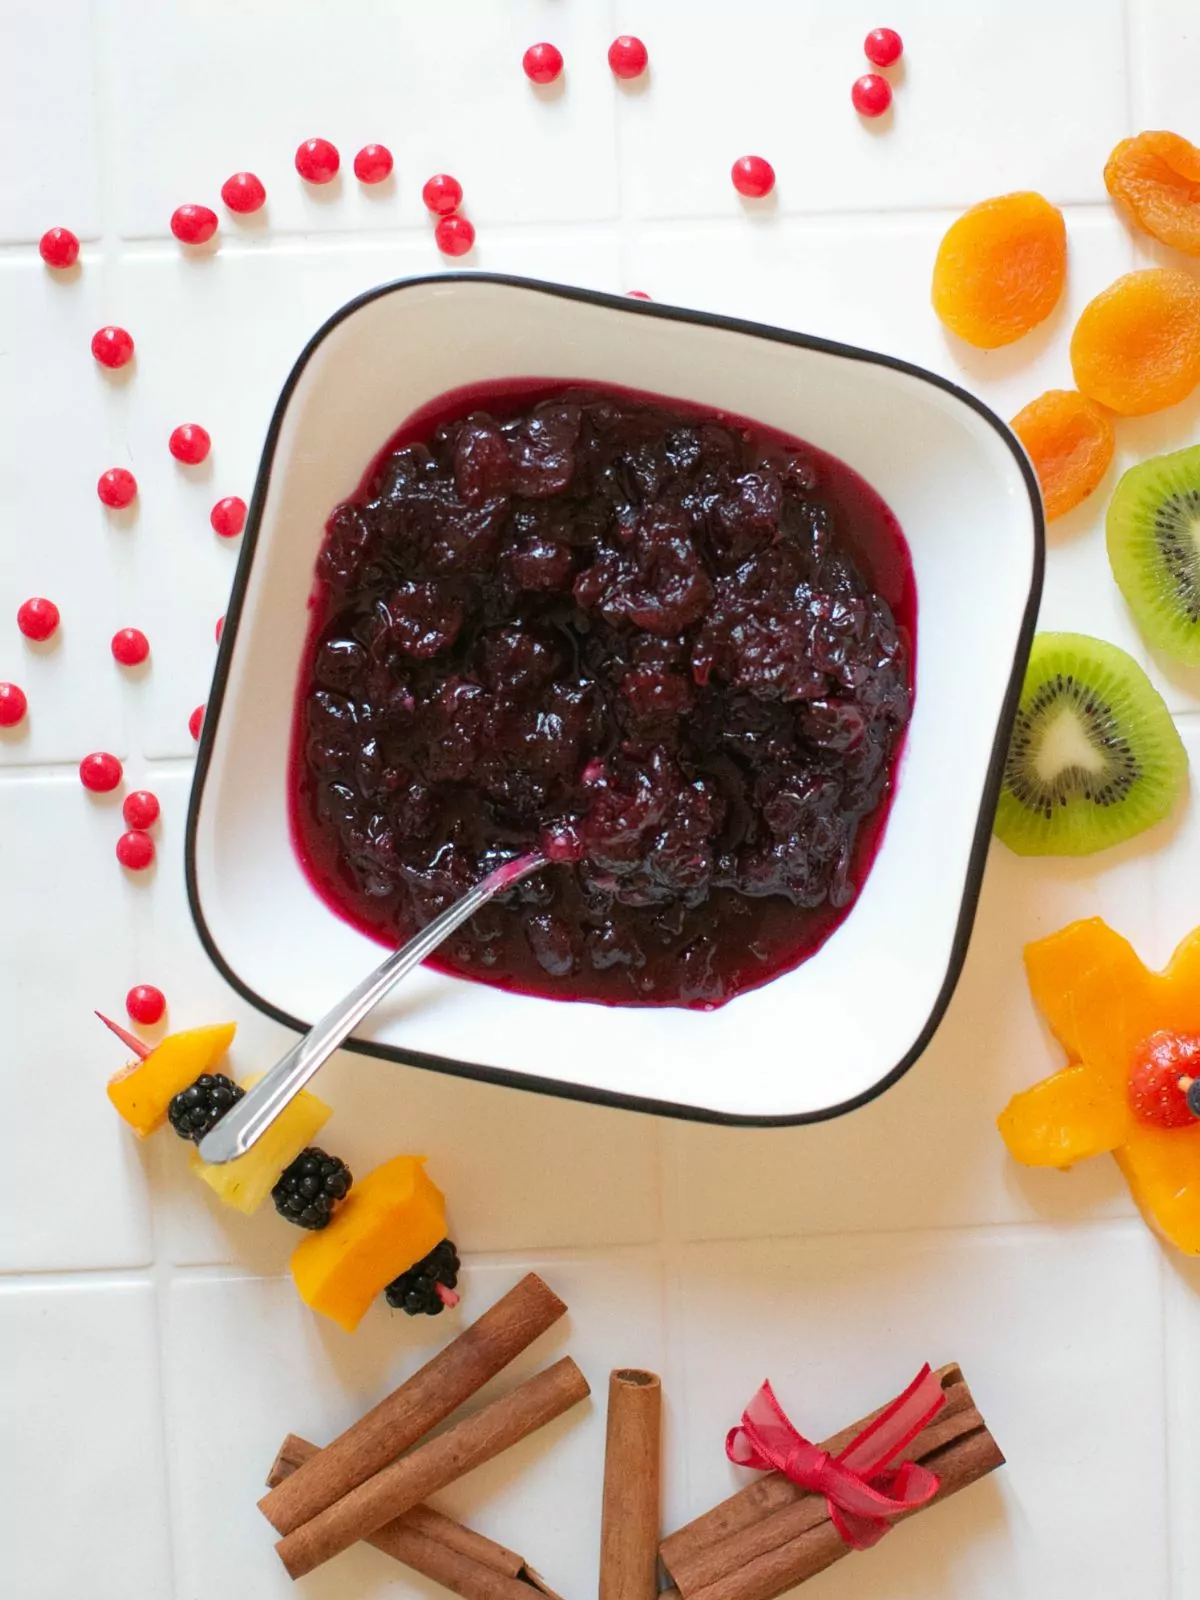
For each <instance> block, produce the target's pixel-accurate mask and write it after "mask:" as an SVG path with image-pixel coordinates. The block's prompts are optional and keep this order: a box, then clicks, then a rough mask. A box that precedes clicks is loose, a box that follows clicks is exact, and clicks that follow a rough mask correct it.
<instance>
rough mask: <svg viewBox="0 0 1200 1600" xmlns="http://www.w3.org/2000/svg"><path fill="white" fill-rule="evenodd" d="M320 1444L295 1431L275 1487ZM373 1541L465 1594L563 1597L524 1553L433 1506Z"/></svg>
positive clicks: (472, 1598)
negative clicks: (559, 1595) (519, 1552)
mask: <svg viewBox="0 0 1200 1600" xmlns="http://www.w3.org/2000/svg"><path fill="white" fill-rule="evenodd" d="M317 1450H318V1446H317V1445H315V1444H310V1443H309V1442H308V1440H307V1439H300V1438H298V1437H297V1436H296V1435H295V1434H294V1433H289V1434H288V1436H287V1438H286V1439H285V1440H284V1441H283V1444H282V1445H281V1446H280V1450H279V1454H278V1455H277V1456H276V1457H275V1461H274V1463H273V1465H272V1467H271V1470H270V1472H269V1473H268V1475H267V1484H268V1486H269V1487H271V1488H274V1487H275V1485H276V1484H278V1483H282V1482H283V1481H284V1479H285V1478H287V1477H290V1476H291V1474H292V1473H294V1472H295V1471H296V1470H297V1469H298V1468H299V1467H301V1466H303V1464H304V1463H305V1462H306V1461H310V1460H311V1459H312V1457H313V1456H315V1455H316V1454H317ZM368 1542H369V1543H370V1544H373V1545H374V1546H375V1548H376V1549H377V1550H382V1551H383V1553H384V1555H388V1556H391V1557H392V1559H393V1560H394V1561H400V1562H402V1563H403V1564H404V1565H405V1566H406V1567H411V1568H412V1570H413V1571H414V1572H419V1573H421V1574H422V1575H423V1576H424V1577H426V1578H432V1579H433V1580H434V1581H435V1582H436V1583H440V1584H441V1585H442V1586H443V1587H444V1588H446V1589H449V1590H450V1591H451V1592H452V1593H454V1594H457V1595H461V1596H462V1600H536V1597H537V1595H539V1594H540V1595H543V1596H545V1597H546V1600H559V1597H558V1596H557V1595H556V1594H555V1593H554V1591H553V1590H552V1589H550V1588H548V1587H547V1585H546V1583H545V1582H544V1581H543V1579H542V1578H541V1577H539V1575H538V1574H537V1573H536V1572H534V1571H533V1569H532V1568H531V1567H529V1566H528V1565H527V1564H526V1562H525V1559H524V1557H522V1556H519V1555H517V1554H515V1552H514V1551H512V1550H506V1549H505V1548H504V1546H503V1545H502V1544H497V1543H496V1541H495V1540H494V1539H488V1538H486V1537H485V1536H484V1535H483V1534H482V1533H476V1532H475V1531H474V1530H473V1529H471V1528H466V1527H464V1526H463V1524H462V1523H461V1522H455V1520H454V1518H453V1517H447V1516H445V1515H443V1513H442V1512H440V1511H435V1510H434V1508H433V1507H432V1506H414V1507H413V1509H412V1510H411V1511H406V1512H405V1513H404V1515H403V1516H402V1517H397V1518H395V1520H394V1521H392V1522H387V1523H385V1524H384V1525H383V1527H382V1528H379V1529H377V1530H376V1532H375V1533H374V1534H372V1536H371V1538H370V1540H369V1541H368Z"/></svg>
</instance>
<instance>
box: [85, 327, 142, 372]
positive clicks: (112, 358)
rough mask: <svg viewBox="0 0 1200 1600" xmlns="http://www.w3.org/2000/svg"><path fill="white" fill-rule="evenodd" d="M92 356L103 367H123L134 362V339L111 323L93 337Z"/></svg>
mask: <svg viewBox="0 0 1200 1600" xmlns="http://www.w3.org/2000/svg"><path fill="white" fill-rule="evenodd" d="M92 354H93V355H94V356H95V358H96V360H97V361H98V362H99V363H100V365H101V366H102V367H114V368H115V367H123V366H126V365H127V364H128V363H129V362H130V361H132V360H133V339H132V338H131V336H130V335H129V334H128V333H126V331H125V329H124V328H115V327H113V326H112V324H111V323H110V324H109V326H108V327H107V328H100V329H99V330H98V331H97V332H96V333H94V334H93V335H92Z"/></svg>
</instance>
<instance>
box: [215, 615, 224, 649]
mask: <svg viewBox="0 0 1200 1600" xmlns="http://www.w3.org/2000/svg"><path fill="white" fill-rule="evenodd" d="M215 631H216V635H217V643H218V644H220V642H221V635H222V634H223V633H224V632H225V618H224V617H218V618H217V626H216V630H215Z"/></svg>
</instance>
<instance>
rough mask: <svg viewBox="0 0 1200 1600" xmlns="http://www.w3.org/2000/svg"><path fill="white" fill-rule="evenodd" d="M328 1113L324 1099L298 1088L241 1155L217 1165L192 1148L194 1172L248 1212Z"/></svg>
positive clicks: (248, 1083)
mask: <svg viewBox="0 0 1200 1600" xmlns="http://www.w3.org/2000/svg"><path fill="white" fill-rule="evenodd" d="M261 1077H262V1073H261V1072H260V1073H256V1074H255V1075H254V1076H253V1077H250V1078H246V1079H244V1080H243V1082H242V1088H243V1089H251V1088H253V1086H254V1085H255V1084H256V1083H257V1082H258V1080H259V1078H261ZM332 1115H333V1113H332V1111H331V1110H330V1108H329V1107H328V1106H327V1105H326V1104H325V1102H324V1100H319V1099H318V1098H317V1096H316V1095H315V1094H309V1092H308V1090H307V1089H302V1090H301V1091H300V1093H299V1094H298V1095H297V1096H296V1098H295V1099H294V1100H293V1101H292V1103H291V1105H289V1106H288V1107H286V1109H285V1110H284V1111H282V1112H281V1113H280V1115H279V1116H278V1117H276V1119H275V1121H274V1122H273V1123H272V1124H271V1126H270V1127H269V1128H268V1129H267V1131H266V1132H265V1133H264V1134H263V1136H262V1138H261V1139H259V1141H258V1143H257V1144H254V1145H252V1146H251V1147H250V1149H249V1150H247V1151H246V1154H245V1155H244V1156H238V1157H237V1159H236V1160H235V1161H226V1162H225V1163H224V1164H223V1165H221V1166H219V1167H218V1166H214V1165H213V1164H212V1163H211V1162H208V1161H201V1159H200V1157H199V1155H198V1154H197V1152H196V1151H194V1150H193V1152H192V1165H193V1168H194V1170H195V1173H196V1176H197V1177H198V1178H202V1179H203V1180H204V1182H205V1183H206V1184H208V1186H209V1188H210V1189H212V1190H213V1191H214V1192H215V1193H216V1194H218V1195H219V1196H220V1197H221V1199H222V1200H223V1201H224V1202H225V1204H226V1205H227V1206H232V1207H233V1209H234V1210H235V1211H241V1212H244V1213H245V1215H246V1216H250V1215H252V1214H253V1213H254V1212H255V1211H257V1210H258V1208H259V1206H261V1205H262V1203H263V1201H264V1200H265V1199H266V1198H267V1196H268V1195H269V1194H270V1192H271V1190H272V1189H273V1188H274V1187H275V1185H276V1184H277V1183H278V1182H279V1178H280V1174H281V1173H282V1172H283V1170H284V1168H285V1167H290V1166H291V1164H292V1162H293V1161H294V1160H295V1159H296V1157H297V1156H298V1155H299V1154H300V1152H301V1151H302V1150H305V1149H307V1148H308V1146H309V1145H310V1144H311V1143H312V1142H313V1140H314V1139H315V1138H316V1136H317V1134H318V1133H319V1132H320V1131H321V1129H322V1128H323V1127H324V1126H325V1124H326V1123H327V1122H328V1121H329V1118H330V1117H331V1116H332Z"/></svg>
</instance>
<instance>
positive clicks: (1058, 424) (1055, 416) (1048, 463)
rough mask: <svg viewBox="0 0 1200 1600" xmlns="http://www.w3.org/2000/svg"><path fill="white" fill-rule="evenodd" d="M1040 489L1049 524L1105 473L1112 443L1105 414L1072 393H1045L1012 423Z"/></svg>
mask: <svg viewBox="0 0 1200 1600" xmlns="http://www.w3.org/2000/svg"><path fill="white" fill-rule="evenodd" d="M1012 430H1013V432H1014V433H1015V434H1016V436H1017V438H1018V439H1020V441H1021V443H1022V444H1023V445H1024V446H1025V453H1026V455H1027V456H1028V457H1029V459H1030V460H1031V461H1032V462H1033V466H1034V470H1035V471H1036V473H1037V475H1038V482H1039V483H1040V484H1041V486H1042V504H1043V505H1044V506H1045V508H1046V517H1047V520H1048V521H1053V520H1054V518H1055V517H1061V516H1063V515H1064V514H1065V513H1066V512H1068V511H1073V510H1074V509H1075V507H1076V506H1077V505H1078V504H1079V502H1080V501H1081V500H1086V499H1087V497H1088V495H1090V494H1091V492H1092V490H1093V489H1094V488H1095V487H1096V486H1097V484H1098V483H1099V482H1100V480H1101V478H1103V476H1104V474H1105V473H1106V472H1107V471H1108V466H1109V462H1110V461H1111V460H1112V458H1113V450H1114V448H1115V446H1116V440H1115V438H1114V437H1113V430H1112V423H1111V422H1110V421H1109V418H1108V413H1107V412H1106V411H1104V410H1102V409H1101V407H1100V406H1098V405H1096V403H1095V402H1094V401H1092V400H1086V399H1085V398H1084V397H1083V395H1081V394H1079V393H1078V392H1077V391H1076V390H1074V389H1048V390H1047V391H1046V393H1045V394H1040V395H1038V397H1037V399H1036V400H1031V401H1030V402H1029V404H1028V405H1027V406H1026V407H1025V409H1024V410H1023V411H1018V412H1017V414H1016V416H1015V417H1014V418H1013V419H1012Z"/></svg>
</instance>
